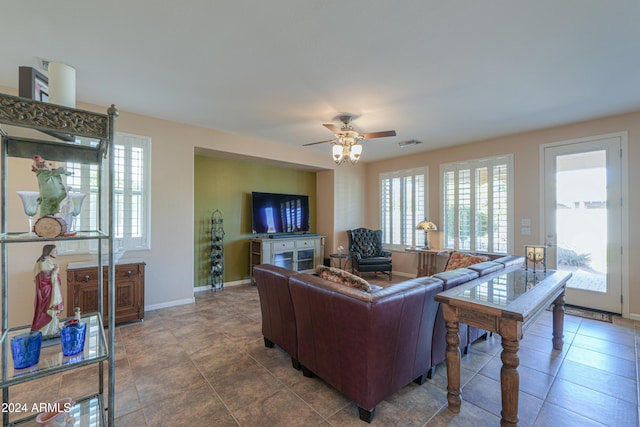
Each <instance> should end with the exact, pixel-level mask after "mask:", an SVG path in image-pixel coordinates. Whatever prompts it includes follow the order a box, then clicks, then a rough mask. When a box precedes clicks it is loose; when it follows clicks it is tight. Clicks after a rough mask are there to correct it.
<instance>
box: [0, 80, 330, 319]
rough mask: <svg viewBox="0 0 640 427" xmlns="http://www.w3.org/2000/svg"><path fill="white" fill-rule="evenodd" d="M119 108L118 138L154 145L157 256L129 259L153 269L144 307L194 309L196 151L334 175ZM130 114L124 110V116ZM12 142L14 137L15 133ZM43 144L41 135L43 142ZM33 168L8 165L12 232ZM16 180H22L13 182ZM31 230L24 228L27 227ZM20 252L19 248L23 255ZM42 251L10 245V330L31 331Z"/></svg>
mask: <svg viewBox="0 0 640 427" xmlns="http://www.w3.org/2000/svg"><path fill="white" fill-rule="evenodd" d="M0 92H2V93H8V94H16V92H17V90H16V89H14V88H8V87H1V86H0ZM107 107H108V106H95V105H88V104H83V103H81V102H78V108H82V109H86V110H90V111H97V112H101V113H104V112H106V109H107ZM117 107H119V108H120V116H119V118H118V120H117V122H116V130H117V131H120V132H127V133H133V134H138V135H145V136H150V137H151V138H152V144H151V151H152V152H151V192H152V194H151V212H152V214H151V250H149V251H138V252H135V253H127V254H125V256H124V258H125V259H126V258H137V259H138V258H140V259H143V260H144V261H145V262H146V263H147V270H146V274H145V276H146V277H145V278H146V283H145V296H146V301H145V306H146V307H147V309H156V308H161V307H166V306H171V305H176V304H183V303H189V302H191V301H193V286H194V283H193V278H194V264H193V259H194V243H193V242H194V236H193V230H194V177H193V169H194V158H195V155H194V151H195V149H196V148H197V147H199V148H203V149H206V150H214V151H218V152H221V153H236V154H239V155H242V156H251V157H252V158H260V159H273V160H274V161H279V160H280V159H287V161H288V162H289V164H290V165H295V164H300V165H306V166H308V167H312V168H316V169H327V170H330V169H333V168H334V167H335V164H334V163H333V162H332V160H331V158H330V156H328V155H327V156H313V155H312V156H310V155H309V150H307V149H304V148H302V147H301V148H296V147H291V146H284V145H281V144H274V143H270V142H266V141H258V140H254V139H249V138H244V137H241V136H238V135H234V134H230V133H225V132H220V131H215V130H210V129H204V128H199V127H195V126H189V125H185V124H180V123H175V122H170V121H167V120H160V119H156V118H151V117H147V116H142V115H138V114H134V113H130V112H127V111H126V107H124V106H117ZM123 107H124V108H123ZM12 133H13V134H15V133H14V132H13V131H12ZM37 135H38V136H37V137H38V138H42V135H41V134H37ZM30 165H31V163H30V161H28V160H23V159H11V160H10V162H9V165H8V170H9V174H10V175H9V178H10V179H9V186H8V194H9V196H8V198H9V200H10V201H11V200H12V199H11V197H15V200H14V201H13V203H14V204H13V205H12V206H11V205H10V206H9V207H8V209H9V214H8V217H9V225H10V228H11V229H15V228H13V227H16V226H17V224H22V223H23V222H24V223H26V217H25V216H24V213H22V207H21V205H20V201H19V199H18V196H17V195H15V191H16V190H30V189H33V190H37V184H36V183H35V178H33V176H32V174H31V173H30V167H31V166H30ZM14 173H15V174H17V175H14ZM23 228H24V229H25V230H26V228H27V227H26V226H24V227H23ZM17 246H19V247H17ZM41 247H42V245H40V244H25V245H12V249H11V253H10V264H11V271H10V273H11V274H10V277H9V288H10V289H9V294H10V295H9V298H10V303H11V306H16V307H22V309H20V310H11V312H10V326H17V325H24V324H29V323H31V317H32V314H33V300H34V288H33V279H32V277H31V274H32V273H31V272H32V269H33V264H34V262H35V260H36V259H37V257H38V256H39V255H40V252H41ZM84 259H87V257H86V256H84V257H83V256H74V257H72V256H62V257H60V258H59V264H60V267H61V270H62V271H63V273H64V271H65V270H66V266H67V264H68V263H69V262H75V261H79V260H84ZM66 292H67V291H66V274H63V295H64V296H65V298H66Z"/></svg>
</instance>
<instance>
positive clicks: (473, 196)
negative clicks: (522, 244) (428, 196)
mask: <svg viewBox="0 0 640 427" xmlns="http://www.w3.org/2000/svg"><path fill="white" fill-rule="evenodd" d="M440 173H441V177H442V207H443V212H442V218H443V224H442V228H441V230H442V232H443V233H444V244H445V247H447V248H454V249H462V250H471V251H480V252H497V253H510V252H512V251H513V208H512V204H513V155H511V154H510V155H506V156H499V157H493V158H489V159H482V160H472V161H465V162H459V163H449V164H446V165H441V166H440Z"/></svg>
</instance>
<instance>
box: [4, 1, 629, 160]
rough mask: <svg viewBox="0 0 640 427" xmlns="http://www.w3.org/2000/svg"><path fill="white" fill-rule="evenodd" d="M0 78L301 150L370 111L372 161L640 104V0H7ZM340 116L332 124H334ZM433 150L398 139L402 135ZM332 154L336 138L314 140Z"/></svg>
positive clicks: (368, 153) (364, 124) (361, 122)
mask: <svg viewBox="0 0 640 427" xmlns="http://www.w3.org/2000/svg"><path fill="white" fill-rule="evenodd" d="M0 11H1V16H2V23H1V24H0V28H2V34H3V36H2V42H0V54H1V55H0V58H1V60H0V85H4V86H9V87H17V84H18V66H20V65H27V66H34V67H37V66H39V62H38V61H39V59H40V58H42V59H47V60H50V61H59V62H64V63H67V64H69V65H71V66H73V67H75V68H76V71H77V98H78V100H79V101H83V102H89V103H92V104H97V105H104V106H105V108H106V107H107V106H108V105H110V104H111V103H115V104H116V106H117V107H118V108H119V109H120V110H121V111H129V112H134V113H139V114H145V115H149V116H154V117H159V118H164V119H168V120H174V121H178V122H184V123H189V124H193V125H199V126H203V127H209V128H215V129H219V130H223V131H228V132H233V133H237V134H242V135H247V136H250V137H253V138H258V139H262V140H269V141H274V142H279V143H284V144H291V145H295V146H301V145H302V144H304V143H309V142H315V141H321V140H326V139H330V138H331V137H332V134H331V133H330V132H329V131H328V130H327V129H325V128H324V127H322V126H321V125H322V123H331V122H332V119H333V118H334V117H335V116H336V115H338V114H339V113H344V112H348V113H353V114H356V115H358V116H360V117H359V118H358V119H357V120H356V121H355V122H354V123H353V125H354V127H355V128H356V130H358V131H360V132H376V131H383V130H388V129H395V130H396V131H397V134H398V135H397V136H396V137H392V138H383V139H374V140H369V141H365V143H364V144H365V148H364V153H363V157H362V161H372V160H378V159H383V158H388V157H393V156H401V155H406V154H410V153H412V152H415V151H422V150H430V149H434V148H438V147H443V146H446V145H451V144H461V143H465V142H469V141H476V140H481V139H485V138H490V137H495V136H499V135H506V134H510V133H516V132H522V131H527V130H531V129H538V128H543V127H549V126H554V125H559V124H563V123H569V122H575V121H581V120H586V119H591V118H595V117H601V116H606V115H612V114H617V113H622V112H628V111H634V110H640V1H638V0H628V1H623V0H608V1H603V0H536V1H526V2H525V1H513V0H485V1H474V0H467V1H461V0H458V1H443V0H414V1H408V0H396V1H393V2H392V1H388V0H342V1H333V0H315V1H312V0H306V1H305V0H270V1H259V0H253V1H252V0H248V1H242V0H182V1H180V2H177V1H164V2H160V1H156V2H151V1H145V2H143V1H131V0H109V1H87V0H65V1H61V2H50V1H49V2H41V1H25V0H23V1H11V2H4V4H3V5H2V7H1V9H0ZM334 123H335V122H334ZM409 139H417V140H420V141H423V142H424V143H423V144H421V145H418V146H414V147H410V148H402V149H401V148H399V146H398V142H400V141H405V140H409ZM305 149H308V150H309V152H310V153H312V154H314V155H318V156H320V155H322V156H329V155H330V147H329V144H321V145H316V146H312V147H306V148H305Z"/></svg>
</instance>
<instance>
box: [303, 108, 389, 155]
mask: <svg viewBox="0 0 640 427" xmlns="http://www.w3.org/2000/svg"><path fill="white" fill-rule="evenodd" d="M354 118H355V116H354V115H352V114H342V115H340V116H338V119H339V120H340V121H341V122H342V123H343V125H342V127H338V126H336V125H334V124H333V123H325V124H323V125H322V126H324V127H326V128H327V129H329V130H330V131H331V132H333V133H334V135H335V138H334V139H327V140H326V141H318V142H311V143H309V144H304V145H303V146H307V145H316V144H324V143H326V142H331V143H333V144H334V145H333V160H334V161H335V162H336V163H337V164H340V163H342V161H343V160H345V159H349V160H350V161H351V163H353V164H355V163H357V162H358V160H360V155H361V154H362V145H360V144H359V143H360V141H363V140H365V139H373V138H384V137H387V136H396V131H395V130H386V131H382V132H369V133H358V132H357V131H356V130H355V129H353V127H352V126H351V125H350V123H351V121H352V120H353V119H354Z"/></svg>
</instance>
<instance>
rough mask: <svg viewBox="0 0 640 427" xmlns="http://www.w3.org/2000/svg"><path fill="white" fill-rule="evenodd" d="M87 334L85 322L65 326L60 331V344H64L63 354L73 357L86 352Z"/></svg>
mask: <svg viewBox="0 0 640 427" xmlns="http://www.w3.org/2000/svg"><path fill="white" fill-rule="evenodd" d="M86 332H87V324H86V323H85V322H73V323H68V324H65V325H64V326H63V327H62V328H61V329H60V342H61V343H62V354H63V355H64V356H73V355H74V354H78V353H80V352H82V351H83V350H84V338H85V335H86Z"/></svg>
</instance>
